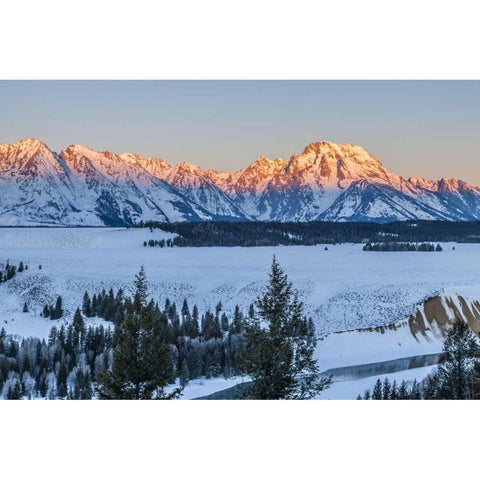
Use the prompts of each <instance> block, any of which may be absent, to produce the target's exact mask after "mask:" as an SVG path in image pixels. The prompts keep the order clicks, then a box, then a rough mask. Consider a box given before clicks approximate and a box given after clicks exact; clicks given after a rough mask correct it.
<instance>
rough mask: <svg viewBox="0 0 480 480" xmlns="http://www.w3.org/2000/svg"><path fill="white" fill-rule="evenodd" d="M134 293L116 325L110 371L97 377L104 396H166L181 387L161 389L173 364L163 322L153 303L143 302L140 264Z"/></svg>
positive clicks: (144, 287) (145, 292)
mask: <svg viewBox="0 0 480 480" xmlns="http://www.w3.org/2000/svg"><path fill="white" fill-rule="evenodd" d="M135 286H136V291H135V296H134V301H133V303H132V306H131V308H130V310H129V311H128V312H127V314H126V317H125V320H124V321H123V322H122V323H121V324H120V325H117V326H116V327H115V333H114V351H113V362H112V369H111V371H108V372H104V373H103V374H102V376H101V379H100V387H99V395H100V398H103V399H167V398H175V397H176V396H178V395H179V393H180V391H181V388H180V389H175V390H174V391H173V392H172V393H170V394H166V393H165V392H164V388H165V386H166V385H167V384H168V382H169V381H171V380H172V378H173V375H174V367H173V361H172V352H171V348H170V345H168V344H166V343H164V342H163V338H162V337H163V331H162V330H163V329H162V323H161V322H160V321H158V319H156V318H155V316H154V305H153V302H150V303H149V304H148V305H146V299H147V296H148V290H147V281H146V276H145V271H144V269H143V267H142V268H141V270H140V273H139V274H138V275H137V276H136V280H135Z"/></svg>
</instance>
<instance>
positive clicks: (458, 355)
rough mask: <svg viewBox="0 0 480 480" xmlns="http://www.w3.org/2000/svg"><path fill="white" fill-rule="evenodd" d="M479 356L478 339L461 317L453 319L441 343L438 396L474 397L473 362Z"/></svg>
mask: <svg viewBox="0 0 480 480" xmlns="http://www.w3.org/2000/svg"><path fill="white" fill-rule="evenodd" d="M479 356H480V347H479V344H478V341H477V338H476V337H475V335H474V334H473V332H472V331H471V330H470V327H469V326H468V324H467V323H466V322H464V321H463V320H459V319H458V320H456V321H455V323H454V324H453V326H452V328H451V329H450V330H449V332H448V334H447V338H446V339H445V342H444V344H443V349H442V355H441V356H440V363H439V366H438V368H437V372H436V373H437V375H438V383H439V388H438V389H439V396H440V398H444V399H454V400H464V399H470V398H473V397H474V396H475V395H474V392H472V386H473V385H474V383H475V376H476V368H475V367H476V365H477V364H478V357H479Z"/></svg>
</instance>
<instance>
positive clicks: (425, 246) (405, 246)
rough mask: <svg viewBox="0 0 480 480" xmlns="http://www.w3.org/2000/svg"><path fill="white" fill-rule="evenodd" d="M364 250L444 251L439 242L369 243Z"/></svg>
mask: <svg viewBox="0 0 480 480" xmlns="http://www.w3.org/2000/svg"><path fill="white" fill-rule="evenodd" d="M363 251H364V252H442V251H443V248H442V246H441V245H440V244H439V243H437V246H435V245H434V244H433V243H425V242H424V243H408V242H380V243H367V244H366V245H364V246H363Z"/></svg>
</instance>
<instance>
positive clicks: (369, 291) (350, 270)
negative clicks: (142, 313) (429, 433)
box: [0, 228, 480, 398]
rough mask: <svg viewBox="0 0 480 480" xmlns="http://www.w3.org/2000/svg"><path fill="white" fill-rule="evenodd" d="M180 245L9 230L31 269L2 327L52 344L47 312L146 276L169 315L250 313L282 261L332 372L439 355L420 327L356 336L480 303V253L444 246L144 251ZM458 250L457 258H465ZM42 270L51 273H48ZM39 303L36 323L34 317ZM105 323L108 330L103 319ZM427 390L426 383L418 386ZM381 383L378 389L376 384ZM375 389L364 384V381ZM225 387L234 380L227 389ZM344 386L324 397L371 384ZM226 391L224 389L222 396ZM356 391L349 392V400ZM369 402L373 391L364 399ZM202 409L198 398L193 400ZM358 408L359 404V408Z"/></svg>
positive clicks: (3, 308) (0, 248) (5, 292)
mask: <svg viewBox="0 0 480 480" xmlns="http://www.w3.org/2000/svg"><path fill="white" fill-rule="evenodd" d="M171 237H172V235H171V234H168V233H165V232H162V231H159V230H154V231H153V232H150V231H149V230H148V229H125V228H76V229H75V228H1V229H0V262H5V261H6V260H7V259H8V260H9V261H10V263H13V264H18V262H19V261H20V260H22V261H23V262H24V263H27V264H28V266H29V269H28V270H27V271H25V272H22V273H21V274H17V275H16V276H15V277H14V278H13V279H12V280H10V281H8V282H6V283H2V284H0V327H4V328H5V329H6V331H7V333H10V334H16V335H21V336H30V335H32V336H39V337H45V336H47V335H48V331H49V329H50V328H51V326H52V325H53V324H54V323H55V322H52V321H51V320H47V319H44V318H42V317H41V316H40V312H41V310H42V308H43V306H44V305H45V303H53V302H54V300H55V298H56V296H57V295H62V297H63V299H64V306H65V310H66V314H67V315H66V320H67V321H68V319H69V318H71V316H72V315H73V312H74V311H75V309H76V308H77V306H80V305H81V302H82V296H83V293H84V292H85V290H88V291H89V293H90V294H93V293H95V292H99V291H100V290H101V289H102V288H105V289H107V290H108V289H109V288H111V287H113V289H114V290H116V289H118V288H123V289H125V290H126V292H127V293H130V292H131V285H132V282H133V279H134V276H135V274H136V273H137V272H138V270H139V269H140V266H141V265H144V267H145V269H146V273H147V277H148V281H149V287H150V293H151V295H152V297H153V298H154V299H155V300H157V301H158V302H159V303H160V304H163V302H164V301H165V299H166V298H167V297H168V298H170V300H174V301H175V302H176V303H177V305H181V302H182V301H183V299H184V298H187V300H188V302H189V304H190V306H192V305H193V304H194V303H196V304H197V305H198V307H199V309H200V311H204V310H206V309H214V308H215V305H216V304H217V303H218V301H220V300H221V301H222V303H223V306H224V309H225V310H226V311H232V310H233V308H234V307H235V305H236V304H239V305H240V306H241V307H243V309H244V310H246V309H247V308H248V306H249V304H250V303H252V302H253V301H254V300H255V298H256V297H257V296H258V295H259V294H260V293H261V292H262V290H263V288H264V286H265V284H266V282H267V281H268V271H269V267H270V264H271V261H272V257H273V255H275V256H276V257H277V259H278V261H279V263H280V265H281V266H282V268H283V269H284V270H285V272H286V273H287V274H288V276H289V279H290V280H291V281H292V282H293V284H294V286H295V287H296V288H297V289H299V291H300V294H301V298H302V300H303V301H304V303H305V307H306V310H307V312H308V314H309V315H311V316H312V318H313V319H314V321H315V324H316V329H317V334H318V335H319V336H320V337H322V339H321V340H319V342H318V348H317V352H316V356H317V358H318V360H319V363H320V367H321V369H322V370H323V369H328V368H336V367H341V366H348V365H359V364H366V363H371V362H377V361H378V362H381V361H385V360H392V359H395V358H403V357H407V356H414V355H423V354H426V353H436V352H438V351H440V349H441V343H439V342H433V343H428V342H422V343H420V342H418V341H417V340H415V339H414V337H413V336H412V335H411V334H410V332H409V330H408V328H406V327H405V329H403V330H402V329H400V330H397V331H395V332H393V331H389V330H387V331H386V332H385V333H379V332H347V333H339V332H345V331H349V330H354V329H359V328H364V327H370V326H378V325H386V324H390V323H392V322H397V321H401V320H404V319H405V318H407V317H408V316H409V315H410V314H411V313H412V312H414V311H415V309H416V307H417V306H418V305H419V304H421V302H422V301H423V300H425V299H426V298H427V297H429V296H432V295H435V294H437V293H441V292H443V291H447V292H458V291H460V292H466V293H467V294H468V295H469V296H471V297H474V298H478V299H480V288H479V287H478V286H475V285H478V284H480V274H479V273H478V267H477V266H478V265H479V264H480V245H476V244H443V247H444V251H443V252H432V253H429V252H363V251H362V245H360V244H341V245H340V244H337V245H327V248H328V250H325V245H317V246H289V247H285V246H279V247H255V248H252V247H250V248H242V247H233V248H228V247H210V248H178V247H174V248H167V247H165V248H159V247H144V246H143V242H144V241H145V240H147V241H148V240H149V239H157V240H159V239H161V238H171ZM452 247H455V249H454V250H453V249H452ZM39 265H41V266H42V268H41V269H39ZM24 302H27V303H28V304H29V307H30V312H28V313H23V312H22V307H23V304H24ZM93 322H96V323H103V324H105V325H108V324H107V323H106V322H103V321H101V320H93ZM417 379H418V380H420V378H417ZM374 380H375V379H374ZM362 381H363V379H362V380H361V381H360V380H355V381H353V382H362ZM215 383H216V385H215V388H217V387H218V389H219V390H220V389H222V388H227V386H225V385H231V384H232V381H231V380H229V381H220V380H215V382H213V384H215ZM341 383H342V384H344V385H343V386H339V385H337V384H335V387H332V389H331V391H330V393H329V394H328V396H327V397H324V398H333V397H331V396H330V395H337V393H335V392H338V398H345V396H348V395H353V394H355V396H356V394H357V393H360V392H358V387H359V386H362V385H363V384H361V385H360V384H358V385H357V384H355V383H352V382H350V383H349V382H341ZM211 384H212V381H205V382H204V384H203V385H200V384H198V385H197V387H196V388H193V385H192V386H191V387H189V389H192V392H191V395H192V396H193V395H195V396H197V393H198V392H202V388H200V387H204V388H203V393H201V394H202V395H203V394H208V393H211V390H212V388H213V387H210V386H209V385H211ZM220 384H222V385H220ZM348 385H350V386H351V387H352V388H350V389H349V390H348V391H349V392H350V393H347V391H346V390H342V389H345V388H347V387H348ZM362 391H363V390H362ZM190 398H192V397H190ZM351 398H352V397H351Z"/></svg>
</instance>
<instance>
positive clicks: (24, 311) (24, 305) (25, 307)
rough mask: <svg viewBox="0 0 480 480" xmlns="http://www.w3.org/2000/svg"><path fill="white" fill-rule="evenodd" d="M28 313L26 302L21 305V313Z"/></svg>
mask: <svg viewBox="0 0 480 480" xmlns="http://www.w3.org/2000/svg"><path fill="white" fill-rule="evenodd" d="M27 312H28V305H27V302H25V303H24V304H23V313H27Z"/></svg>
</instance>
